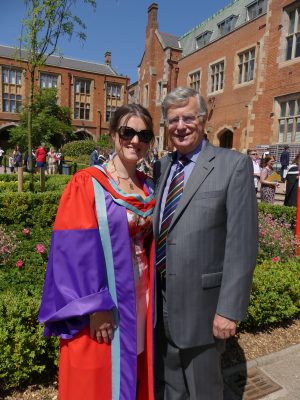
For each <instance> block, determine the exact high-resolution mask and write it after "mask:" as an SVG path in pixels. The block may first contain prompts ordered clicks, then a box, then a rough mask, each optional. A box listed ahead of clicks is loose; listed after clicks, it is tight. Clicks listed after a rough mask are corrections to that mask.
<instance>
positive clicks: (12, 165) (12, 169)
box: [8, 151, 15, 174]
mask: <svg viewBox="0 0 300 400" xmlns="http://www.w3.org/2000/svg"><path fill="white" fill-rule="evenodd" d="M14 152H15V151H13V153H12V154H11V155H10V156H9V157H8V167H9V170H10V173H11V174H13V173H14V172H15V163H14Z"/></svg>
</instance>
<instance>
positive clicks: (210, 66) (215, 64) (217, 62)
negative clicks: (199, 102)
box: [207, 57, 226, 95]
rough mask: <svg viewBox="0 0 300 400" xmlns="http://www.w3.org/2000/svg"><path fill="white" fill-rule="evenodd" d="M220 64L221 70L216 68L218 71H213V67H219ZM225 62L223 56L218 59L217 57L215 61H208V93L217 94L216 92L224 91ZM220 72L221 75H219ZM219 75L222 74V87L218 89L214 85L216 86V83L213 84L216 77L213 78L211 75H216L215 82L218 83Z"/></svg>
mask: <svg viewBox="0 0 300 400" xmlns="http://www.w3.org/2000/svg"><path fill="white" fill-rule="evenodd" d="M221 64H222V65H223V70H220V69H219V70H218V71H216V72H215V71H213V68H216V67H220V66H221ZM225 64H226V63H225V57H223V58H220V59H218V60H215V61H213V62H212V63H210V64H208V87H207V88H208V90H207V93H208V95H211V94H218V93H223V92H224V81H225V66H226V65H225ZM221 73H223V74H221ZM220 74H221V75H220ZM220 76H222V78H223V79H222V81H221V82H222V87H221V88H220V89H219V88H218V89H217V90H216V89H215V87H216V85H215V83H216V79H213V77H217V82H218V83H219V79H220ZM212 85H213V86H214V89H213V88H212Z"/></svg>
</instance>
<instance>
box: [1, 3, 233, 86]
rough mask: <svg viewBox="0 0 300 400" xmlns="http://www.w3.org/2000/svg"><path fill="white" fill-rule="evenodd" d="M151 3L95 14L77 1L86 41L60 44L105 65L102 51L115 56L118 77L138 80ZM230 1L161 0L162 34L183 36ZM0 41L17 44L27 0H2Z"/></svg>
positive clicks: (102, 8)
mask: <svg viewBox="0 0 300 400" xmlns="http://www.w3.org/2000/svg"><path fill="white" fill-rule="evenodd" d="M152 2H153V1H151V0H97V10H96V12H95V13H94V12H93V11H92V9H91V7H88V6H87V5H84V4H83V1H82V0H77V4H78V5H77V10H74V13H75V14H77V15H78V16H80V18H81V19H82V20H84V22H85V23H86V25H87V31H86V33H87V40H86V42H85V43H84V45H83V46H82V45H81V44H80V43H79V42H78V40H77V39H76V37H73V39H72V40H71V42H69V41H67V40H61V41H60V42H59V48H60V50H61V51H62V53H63V55H64V56H65V57H71V58H77V59H80V60H87V61H95V62H98V63H103V62H104V53H105V52H106V51H107V50H108V51H111V53H112V66H113V67H115V68H116V70H117V72H118V73H119V74H123V75H127V76H128V77H129V78H130V79H131V82H134V81H136V80H137V66H138V64H139V62H140V61H141V58H142V55H143V51H144V45H145V29H146V24H147V17H148V13H147V10H148V7H149V5H150V4H151V3H152ZM230 2H231V1H230V0H210V1H205V0H182V1H180V0H157V1H156V3H158V25H159V28H158V29H159V31H161V32H166V33H170V34H173V35H176V36H181V35H182V34H184V33H186V32H187V31H189V30H190V29H192V28H193V27H195V26H196V25H198V24H199V23H201V22H202V21H204V20H205V19H206V18H208V17H209V16H211V15H212V14H214V13H215V12H216V11H218V10H220V9H221V8H223V7H224V6H226V5H227V4H229V3H230ZM0 15H1V24H0V43H1V44H3V45H8V46H15V45H16V44H17V38H18V37H19V36H20V32H21V20H22V17H23V16H24V2H23V0H0Z"/></svg>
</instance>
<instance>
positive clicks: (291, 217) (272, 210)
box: [258, 203, 296, 227]
mask: <svg viewBox="0 0 300 400" xmlns="http://www.w3.org/2000/svg"><path fill="white" fill-rule="evenodd" d="M258 210H259V212H260V213H261V214H270V215H272V217H273V218H274V219H276V220H279V221H282V222H284V223H288V224H290V225H291V227H294V226H295V223H296V208H295V207H286V206H282V205H277V204H268V203H258Z"/></svg>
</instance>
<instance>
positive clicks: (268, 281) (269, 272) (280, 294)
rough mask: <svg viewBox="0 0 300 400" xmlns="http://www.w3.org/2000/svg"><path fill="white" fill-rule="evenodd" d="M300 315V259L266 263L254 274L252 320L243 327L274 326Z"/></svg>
mask: <svg viewBox="0 0 300 400" xmlns="http://www.w3.org/2000/svg"><path fill="white" fill-rule="evenodd" d="M299 312H300V258H294V259H293V260H290V261H287V262H272V261H265V262H263V263H262V264H260V265H258V266H257V267H256V269H255V272H254V279H253V286H252V292H251V298H250V306H249V309H248V318H247V320H246V321H245V322H243V323H242V327H243V328H246V329H249V328H250V329H251V328H252V329H253V328H258V327H265V326H267V325H274V324H276V323H279V322H281V321H283V320H285V319H289V318H293V317H295V316H296V315H297V314H298V313H299Z"/></svg>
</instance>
